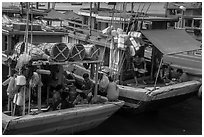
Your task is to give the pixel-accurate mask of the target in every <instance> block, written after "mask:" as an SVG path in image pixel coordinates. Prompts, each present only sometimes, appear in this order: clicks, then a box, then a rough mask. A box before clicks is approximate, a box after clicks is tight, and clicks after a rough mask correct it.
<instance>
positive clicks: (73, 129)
mask: <svg viewBox="0 0 204 137" xmlns="http://www.w3.org/2000/svg"><path fill="white" fill-rule="evenodd" d="M122 104H123V102H108V103H104V104H87V105H81V106H75V107H74V108H69V109H64V110H58V111H52V112H43V113H39V114H36V115H25V116H21V117H18V116H8V115H6V114H4V113H2V129H3V134H9V135H37V134H38V135H42V134H47V135H48V134H51V135H53V134H58V135H59V134H74V133H77V132H80V131H84V130H88V129H91V128H94V127H96V126H98V125H99V124H101V123H102V122H103V121H105V120H106V119H108V118H109V117H110V116H111V115H112V114H113V113H114V112H116V111H117V110H118V109H119V108H120V107H121V106H122Z"/></svg>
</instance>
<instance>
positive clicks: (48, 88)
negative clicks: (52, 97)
mask: <svg viewBox="0 0 204 137" xmlns="http://www.w3.org/2000/svg"><path fill="white" fill-rule="evenodd" d="M49 91H50V86H47V105H49Z"/></svg>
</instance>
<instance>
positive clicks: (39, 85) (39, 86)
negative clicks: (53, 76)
mask: <svg viewBox="0 0 204 137" xmlns="http://www.w3.org/2000/svg"><path fill="white" fill-rule="evenodd" d="M38 75H39V78H40V82H41V74H40V73H38ZM38 111H41V84H38Z"/></svg>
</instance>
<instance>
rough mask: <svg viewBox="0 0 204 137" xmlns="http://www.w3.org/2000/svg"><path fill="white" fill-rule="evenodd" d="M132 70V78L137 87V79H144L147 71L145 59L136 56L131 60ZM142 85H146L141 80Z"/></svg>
mask: <svg viewBox="0 0 204 137" xmlns="http://www.w3.org/2000/svg"><path fill="white" fill-rule="evenodd" d="M132 65H133V68H134V73H135V74H134V78H135V82H136V86H137V85H138V80H137V78H138V77H142V78H143V77H144V74H145V73H146V71H147V69H146V62H145V59H144V58H143V57H141V56H139V55H136V56H135V57H134V58H133V62H132ZM142 82H143V84H146V82H145V81H144V80H142Z"/></svg>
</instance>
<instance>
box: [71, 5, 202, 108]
mask: <svg viewBox="0 0 204 137" xmlns="http://www.w3.org/2000/svg"><path fill="white" fill-rule="evenodd" d="M114 8H115V7H114ZM143 8H144V7H143ZM113 10H114V11H115V12H116V11H117V10H115V9H113ZM147 10H148V8H147ZM87 12H88V10H87V11H85V10H84V9H83V10H82V11H80V12H79V14H80V15H82V16H88V15H89V14H88V13H87ZM136 13H137V12H136ZM115 14H116V13H115ZM92 15H93V16H94V17H95V18H96V20H97V21H98V22H101V28H102V23H104V22H105V23H108V24H110V25H115V26H119V22H120V21H122V23H123V24H124V25H125V24H126V22H129V21H130V20H131V19H130V18H128V17H127V18H126V21H125V19H124V18H121V17H118V18H117V15H115V16H114V13H110V14H106V15H107V16H108V15H112V16H108V17H105V15H102V14H99V13H98V14H95V13H92ZM129 15H130V13H127V16H129ZM142 15H145V13H144V14H142ZM90 20H91V19H90ZM133 21H137V23H135V24H134V23H133V25H136V24H140V29H139V31H137V27H138V26H136V27H133V28H134V31H132V32H131V30H130V33H128V34H129V35H127V32H129V31H128V27H127V26H129V25H130V24H131V23H127V24H126V30H125V32H123V33H122V35H123V38H122V40H121V39H120V38H119V36H118V35H120V34H119V33H121V32H118V35H117V34H115V33H117V28H114V27H113V28H114V29H112V28H111V27H110V26H109V27H108V28H106V29H104V30H103V31H104V32H107V33H106V34H108V33H109V32H110V33H111V35H112V37H114V39H112V40H111V38H110V41H108V42H107V43H106V42H105V41H104V40H103V37H102V36H101V37H100V38H98V39H97V38H96V39H95V40H94V36H95V37H96V34H95V32H94V31H93V32H92V33H94V34H92V35H90V37H89V39H88V40H87V41H94V42H95V44H96V45H98V46H103V47H106V48H107V49H108V51H107V52H106V53H107V54H106V56H105V58H108V59H105V62H106V61H107V60H108V61H107V62H108V63H107V62H106V63H104V64H108V65H107V66H108V68H109V69H110V71H112V72H111V73H112V74H113V75H115V76H116V79H115V80H116V81H117V82H118V87H119V90H120V99H122V100H124V101H125V105H124V106H127V107H130V108H134V109H136V110H138V111H144V110H149V109H153V108H158V106H166V105H167V104H173V103H176V102H177V101H182V100H183V99H186V98H189V97H191V96H193V95H195V94H196V93H197V92H198V89H199V88H200V87H201V78H202V77H200V76H201V72H202V69H201V67H200V66H201V58H200V57H199V58H196V59H195V58H194V57H189V56H188V55H186V54H185V53H184V52H186V51H194V50H199V49H200V47H201V43H200V42H197V41H196V40H195V39H193V38H192V37H191V36H189V35H188V34H187V33H186V32H185V31H184V30H175V29H172V28H170V29H167V28H168V27H167V22H176V20H175V19H170V18H165V17H163V18H162V17H152V18H151V17H146V16H136V15H135V17H133ZM145 22H146V23H148V24H151V25H150V27H144V26H145V25H144V23H145ZM149 22H151V23H149ZM141 23H143V25H141ZM148 24H147V26H148ZM92 25H94V23H93V24H92ZM122 28H123V27H120V29H122ZM144 28H145V29H144ZM147 28H151V29H150V30H148V29H147ZM76 29H78V28H76ZM111 30H113V31H111ZM103 31H102V32H103ZM76 34H77V32H76ZM76 34H75V35H74V36H73V37H74V38H75V39H77V36H78V35H76ZM138 34H139V35H138ZM98 35H99V36H100V33H98ZM117 36H118V37H117ZM68 37H69V38H72V34H68ZM81 37H82V35H80V37H78V39H79V40H83V39H82V38H81ZM115 37H117V38H116V39H115ZM129 38H133V39H132V40H133V41H135V43H136V45H137V44H138V43H139V45H140V44H141V45H142V43H140V42H141V41H142V42H143V45H144V44H146V48H145V52H143V53H142V54H143V55H144V57H145V60H146V62H147V72H145V78H144V79H145V80H147V81H149V80H150V81H151V80H153V81H152V82H148V83H147V84H139V85H137V86H136V84H135V80H134V77H133V75H134V73H132V71H133V68H131V64H130V61H129V62H128V58H126V57H127V56H126V57H124V56H125V55H127V52H125V50H124V49H125V48H123V49H122V48H121V47H120V44H121V43H120V42H121V41H122V42H123V43H122V44H123V47H125V46H124V45H126V46H127V45H128V44H124V43H125V41H126V42H127V41H128V42H129V46H131V45H134V42H132V41H131V40H129ZM119 39H120V40H121V41H119ZM102 41H103V42H102ZM128 42H127V43H128ZM183 42H184V43H183ZM104 43H105V44H104ZM107 45H108V46H107ZM141 47H142V46H141ZM156 50H157V51H159V52H160V53H161V56H160V60H159V62H160V67H161V66H162V64H165V63H166V64H168V65H169V66H171V67H172V68H176V69H177V68H180V69H183V70H185V72H187V73H191V74H195V73H196V72H195V71H197V72H198V73H199V76H198V75H197V76H196V78H195V77H194V78H190V80H189V81H187V82H182V83H174V84H172V85H168V84H165V83H157V82H158V81H157V78H155V79H153V76H154V73H155V74H156V75H157V72H159V71H160V70H159V69H161V68H157V70H156V71H155V58H156V56H157V53H155V52H156ZM149 53H150V54H149ZM181 56H182V57H183V58H181V59H180V57H181ZM176 57H179V59H177V60H172V59H173V58H176ZM182 60H185V61H186V63H185V62H183V63H182V64H181V62H182ZM124 62H125V63H124ZM179 62H180V63H179ZM192 62H197V63H196V64H197V65H196V66H189V65H190V64H191V63H192ZM179 64H180V65H179ZM128 66H130V67H129V68H127V67H128ZM75 67H76V68H77V69H79V70H78V72H77V71H76V73H77V75H80V73H81V72H83V71H88V70H86V69H84V68H83V67H81V66H75ZM70 68H71V67H70ZM193 71H194V72H193ZM158 74H159V73H158ZM157 77H158V76H157Z"/></svg>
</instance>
